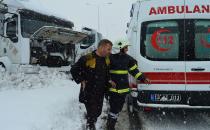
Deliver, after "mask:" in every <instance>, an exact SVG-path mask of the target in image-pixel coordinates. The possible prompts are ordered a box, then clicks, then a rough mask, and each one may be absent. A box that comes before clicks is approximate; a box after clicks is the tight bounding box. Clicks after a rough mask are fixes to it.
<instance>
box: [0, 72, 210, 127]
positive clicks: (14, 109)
mask: <svg viewBox="0 0 210 130" xmlns="http://www.w3.org/2000/svg"><path fill="white" fill-rule="evenodd" d="M78 94H79V85H77V84H75V83H74V82H73V81H71V80H70V79H69V77H68V75H65V74H63V73H59V72H56V71H51V70H42V71H41V72H40V74H35V75H25V74H22V73H16V74H7V73H2V72H1V73H0V130H82V128H83V127H84V125H85V116H84V115H85V113H84V112H85V108H84V105H83V104H80V103H79V102H78ZM106 111H107V104H106V102H104V110H103V113H102V115H101V116H100V118H99V119H98V122H97V125H96V127H97V130H104V126H105V123H106V116H107V115H106V113H107V112H106ZM209 129H210V114H207V113H202V112H187V113H182V112H176V111H174V112H152V113H142V112H140V113H139V114H138V115H136V116H132V115H129V114H128V112H127V109H126V105H125V106H124V109H123V111H122V112H121V113H120V117H119V120H118V123H117V126H116V130H209Z"/></svg>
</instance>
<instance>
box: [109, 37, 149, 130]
mask: <svg viewBox="0 0 210 130" xmlns="http://www.w3.org/2000/svg"><path fill="white" fill-rule="evenodd" d="M128 46H129V44H128V42H127V41H126V40H119V41H117V42H116V43H115V45H114V47H113V48H116V49H118V50H119V51H118V53H116V54H112V55H111V56H110V75H111V80H112V81H114V82H115V83H116V87H111V88H110V89H109V104H110V111H109V113H108V119H107V129H108V130H115V124H116V122H117V118H118V115H119V112H121V110H122V108H123V105H124V103H125V98H126V95H127V94H128V93H129V91H130V89H129V82H128V74H131V75H132V76H133V77H135V79H136V80H137V81H145V82H147V83H149V82H150V81H149V79H147V78H146V77H145V76H144V75H143V73H141V72H140V71H139V70H138V66H137V61H136V60H135V59H134V58H132V57H131V56H129V55H128V54H127V51H128Z"/></svg>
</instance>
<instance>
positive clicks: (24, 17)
mask: <svg viewBox="0 0 210 130" xmlns="http://www.w3.org/2000/svg"><path fill="white" fill-rule="evenodd" d="M20 14H21V33H22V36H23V37H25V38H29V37H30V36H31V35H32V34H34V33H35V32H36V31H37V30H39V29H40V28H41V27H43V26H56V27H66V28H72V27H73V23H71V22H68V21H65V20H62V19H58V18H56V17H53V16H47V15H42V14H39V13H36V12H33V11H21V12H20Z"/></svg>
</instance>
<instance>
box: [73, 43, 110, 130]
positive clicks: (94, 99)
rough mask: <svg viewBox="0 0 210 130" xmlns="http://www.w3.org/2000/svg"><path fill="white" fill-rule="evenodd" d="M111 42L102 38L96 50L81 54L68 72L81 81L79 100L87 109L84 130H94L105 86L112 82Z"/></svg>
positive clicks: (100, 109) (77, 80)
mask: <svg viewBox="0 0 210 130" xmlns="http://www.w3.org/2000/svg"><path fill="white" fill-rule="evenodd" d="M111 49H112V42H111V41H109V40H107V39H103V40H101V41H100V42H99V46H98V48H97V50H95V51H92V52H91V53H89V54H87V55H85V56H82V57H81V58H80V59H79V60H78V61H77V62H76V63H75V64H74V65H73V66H72V68H71V70H70V72H71V74H72V77H73V79H74V80H75V82H76V83H78V84H79V83H81V89H80V96H79V101H80V102H82V103H84V104H85V108H86V111H87V124H86V130H95V123H96V121H97V118H98V117H99V116H100V114H101V112H102V105H103V99H104V93H105V89H106V86H109V85H110V84H111V85H113V86H114V83H113V82H112V81H111V80H110V76H109V75H110V74H109V65H110V59H109V57H108V56H109V54H110V53H111Z"/></svg>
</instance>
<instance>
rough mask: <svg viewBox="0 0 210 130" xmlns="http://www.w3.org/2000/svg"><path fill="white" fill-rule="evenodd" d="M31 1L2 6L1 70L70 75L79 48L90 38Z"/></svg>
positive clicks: (14, 0)
mask: <svg viewBox="0 0 210 130" xmlns="http://www.w3.org/2000/svg"><path fill="white" fill-rule="evenodd" d="M30 2H31V1H19V0H4V1H1V2H0V66H2V67H3V68H5V69H6V71H8V72H16V71H18V70H20V71H22V72H24V73H35V72H38V71H39V70H40V69H41V67H48V68H49V67H50V68H56V69H58V70H60V71H69V70H70V65H71V64H73V63H74V62H75V59H76V53H75V48H76V44H77V43H79V42H81V40H82V39H84V38H86V37H88V35H87V34H85V33H82V32H78V31H75V30H73V27H74V23H73V22H71V21H69V20H67V19H64V18H62V17H61V16H59V15H57V14H54V13H52V12H50V11H49V10H46V9H44V8H42V7H41V5H35V4H30Z"/></svg>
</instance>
